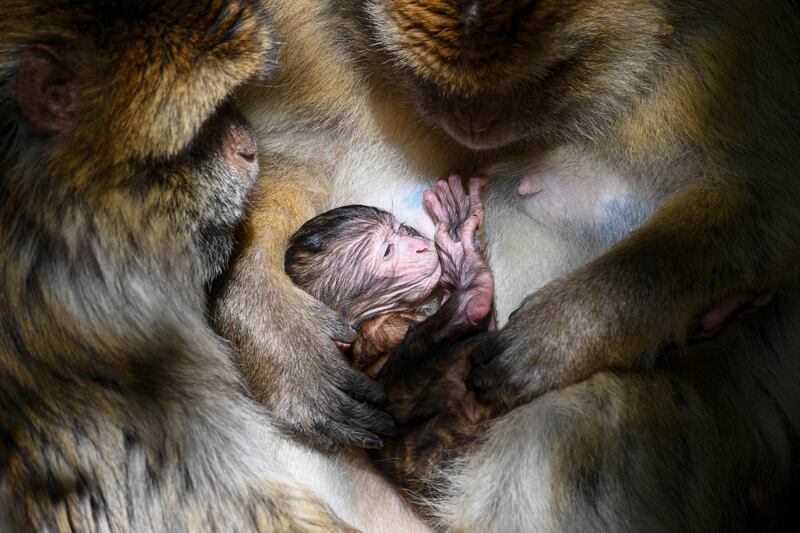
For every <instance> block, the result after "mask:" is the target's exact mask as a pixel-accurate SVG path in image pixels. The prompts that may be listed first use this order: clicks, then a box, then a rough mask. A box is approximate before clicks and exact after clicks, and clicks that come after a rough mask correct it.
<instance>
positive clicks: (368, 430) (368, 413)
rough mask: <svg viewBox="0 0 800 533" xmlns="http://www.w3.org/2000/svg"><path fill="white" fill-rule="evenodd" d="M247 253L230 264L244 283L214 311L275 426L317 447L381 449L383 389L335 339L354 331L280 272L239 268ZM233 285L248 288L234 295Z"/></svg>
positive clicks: (388, 426)
mask: <svg viewBox="0 0 800 533" xmlns="http://www.w3.org/2000/svg"><path fill="white" fill-rule="evenodd" d="M247 259H248V258H247V257H244V258H242V260H241V261H240V262H239V263H238V264H237V266H236V267H235V268H239V269H240V270H239V272H238V273H237V274H238V275H239V279H240V280H241V279H244V281H245V283H244V284H242V285H239V286H232V287H228V289H227V292H226V293H224V294H223V295H222V298H221V299H220V301H221V302H222V303H221V307H220V308H219V309H217V311H216V315H217V320H218V321H219V322H220V323H221V324H220V325H221V329H222V330H223V334H224V335H225V336H226V337H228V338H230V339H231V340H232V341H234V343H235V344H236V347H237V348H238V352H239V361H238V362H239V366H240V368H241V370H242V373H243V375H244V376H245V378H246V379H247V382H248V385H249V386H250V389H251V391H252V392H253V395H254V396H255V397H256V399H257V400H259V401H260V402H261V403H262V404H264V405H265V406H266V407H267V408H268V409H269V410H270V411H271V413H272V414H273V415H274V417H275V419H276V421H277V423H278V424H279V425H280V426H282V427H283V428H284V429H285V430H287V431H289V432H291V433H293V434H294V435H296V436H298V437H300V438H302V439H303V440H305V441H307V442H310V443H311V444H312V445H314V446H316V447H318V448H321V449H325V450H330V449H336V448H339V447H342V446H347V445H355V446H359V447H363V448H376V447H380V446H381V445H382V441H381V439H380V437H379V436H378V435H392V434H394V431H395V426H394V422H393V420H392V418H391V417H390V416H389V415H387V414H386V413H384V412H382V411H380V410H379V409H378V407H379V406H381V405H383V404H384V402H385V395H384V392H383V388H382V387H381V386H380V385H379V384H378V383H377V382H375V381H373V380H371V379H369V378H368V377H367V376H366V374H364V373H362V372H360V371H358V370H355V369H354V368H352V367H351V366H350V365H349V364H348V362H347V360H346V357H345V356H344V354H342V352H341V351H340V350H339V348H337V346H336V344H335V341H341V342H352V341H353V340H354V337H355V335H354V333H355V332H354V331H353V329H352V328H351V327H350V326H349V325H348V324H346V323H345V322H344V321H343V320H342V318H341V317H340V316H339V314H338V313H336V312H334V311H333V310H331V309H330V308H328V307H327V306H325V305H324V304H322V303H321V302H319V301H317V300H316V299H314V298H313V297H311V296H310V295H308V294H307V293H305V292H304V291H302V290H300V289H299V288H297V287H296V286H294V285H293V284H292V283H291V282H290V281H289V280H288V278H287V279H284V278H285V275H283V274H282V273H277V272H271V273H269V274H268V275H266V276H265V275H264V272H263V269H262V270H261V271H260V272H259V271H258V270H257V269H255V268H250V269H247V270H244V268H243V265H245V264H246V261H247ZM245 276H249V277H250V279H246V278H245ZM237 287H245V288H248V289H247V291H246V293H244V292H243V293H242V294H238V289H237ZM267 302H269V303H271V304H272V305H268V304H267ZM274 302H281V305H280V306H275V305H274ZM275 313H280V315H281V316H280V317H277V316H274V314H275ZM263 332H267V333H266V334H263Z"/></svg>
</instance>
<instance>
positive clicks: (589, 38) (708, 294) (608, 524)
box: [215, 0, 800, 531]
mask: <svg viewBox="0 0 800 533" xmlns="http://www.w3.org/2000/svg"><path fill="white" fill-rule="evenodd" d="M269 3H270V6H271V7H272V8H273V10H274V12H275V18H274V20H275V24H276V28H277V31H278V32H280V33H282V34H284V35H291V36H292V38H291V39H290V40H287V43H286V46H285V48H284V50H283V52H282V54H281V63H282V69H281V70H280V72H279V73H278V74H277V75H276V78H275V79H274V80H273V83H271V84H270V85H269V86H268V87H264V86H261V85H258V86H256V85H254V86H252V87H249V88H248V89H247V90H246V91H245V92H244V93H243V94H242V98H241V100H240V102H241V105H242V107H243V110H244V113H245V115H246V116H247V117H248V118H249V119H250V120H251V121H253V122H254V123H255V124H256V126H257V130H258V138H259V143H260V147H262V148H263V155H262V157H261V163H262V179H261V180H260V182H259V184H258V185H257V190H256V194H255V195H254V197H253V202H252V204H251V211H250V214H249V217H248V220H247V222H246V226H245V228H244V231H243V239H242V241H241V245H242V249H241V250H240V251H239V254H238V256H237V257H238V259H237V261H235V262H234V264H233V266H232V269H231V273H230V277H229V278H228V283H227V286H226V289H225V291H223V292H222V294H221V296H222V298H221V301H220V302H218V303H217V305H216V309H215V316H216V318H217V321H218V323H219V324H220V325H221V327H220V330H221V331H222V332H223V333H225V334H226V336H228V337H229V338H230V339H231V341H232V343H233V344H234V345H235V346H236V347H237V349H238V350H239V352H240V354H239V363H240V364H241V365H242V366H243V370H244V371H245V373H246V374H247V373H248V372H250V373H251V374H252V376H270V379H268V380H267V379H264V380H261V381H260V382H257V381H256V380H255V379H253V378H250V379H248V382H249V384H250V386H251V387H252V388H254V389H256V390H259V391H261V392H257V393H256V395H257V397H259V398H260V399H262V401H264V403H265V404H266V405H267V407H268V408H269V409H270V411H271V412H273V413H274V414H275V415H276V416H277V417H278V418H280V419H281V420H282V421H283V423H284V425H286V426H287V427H296V428H297V429H298V433H300V434H304V435H310V434H313V435H317V436H318V437H317V438H316V440H320V441H324V442H325V443H328V444H329V443H331V442H337V443H340V444H341V443H347V442H354V441H355V442H357V441H358V439H357V438H349V437H353V436H358V435H359V434H360V432H361V431H363V429H364V425H363V424H362V423H361V421H360V420H358V419H356V420H352V421H349V422H347V423H341V422H340V421H341V420H342V419H343V417H344V416H346V415H347V414H348V412H349V409H350V408H351V404H350V403H349V402H348V401H347V400H348V399H351V398H353V397H354V396H355V397H360V396H361V395H359V394H358V393H357V391H356V389H354V388H353V387H349V386H347V385H346V384H348V383H352V380H350V379H349V377H348V376H349V374H348V373H347V372H346V371H344V370H342V367H343V366H346V365H344V364H341V363H342V362H343V361H342V358H341V356H340V354H339V353H338V350H337V349H336V344H335V340H342V339H341V337H344V336H346V335H344V333H346V332H344V331H342V329H343V328H340V327H338V326H337V325H338V324H341V323H342V322H343V321H341V320H339V319H336V318H335V313H333V312H332V311H330V310H327V311H323V310H322V309H321V308H320V305H319V303H318V302H314V301H313V299H308V298H304V297H300V296H298V292H301V293H302V291H298V290H297V289H296V287H294V286H293V284H292V283H291V280H290V279H289V278H288V276H286V275H285V273H284V272H283V270H282V266H283V264H282V262H283V253H284V251H285V249H286V244H287V242H288V238H289V236H290V235H291V234H292V232H293V231H294V230H295V229H296V228H297V227H299V226H300V225H301V224H302V223H303V222H304V221H305V220H308V219H309V218H311V217H313V216H314V215H316V214H318V213H321V212H323V211H325V210H327V209H330V208H331V207H334V206H337V205H346V204H362V205H372V206H376V207H380V208H383V209H386V210H389V211H391V212H393V213H395V214H396V215H397V216H398V218H400V219H402V220H404V221H407V222H408V223H409V224H410V225H412V226H414V227H415V228H417V229H418V230H419V231H420V232H421V233H422V234H423V235H425V236H427V237H429V238H430V237H432V236H433V227H432V225H431V223H430V221H428V220H427V216H426V214H425V213H424V211H423V210H422V209H421V208H420V207H419V206H420V204H421V202H420V201H419V198H420V196H421V194H422V191H423V190H425V189H426V188H428V187H430V185H431V184H432V183H434V182H435V180H436V179H439V178H441V177H442V176H446V175H448V174H449V173H451V172H452V171H453V170H454V169H458V170H459V171H461V172H464V173H466V172H473V171H474V172H480V171H481V169H487V170H486V172H487V173H488V174H489V177H490V180H491V186H490V188H489V191H488V193H487V196H486V203H487V219H486V225H485V226H486V232H487V234H488V243H489V255H490V257H491V264H492V269H493V272H494V278H495V296H496V301H495V304H496V309H497V317H498V323H499V325H500V326H501V329H500V331H499V332H498V333H497V334H492V333H489V334H484V335H482V336H481V337H480V342H478V344H477V345H476V346H474V347H472V346H471V347H470V349H472V350H473V351H474V353H475V355H476V358H477V357H478V356H485V359H484V358H483V357H480V358H477V359H476V362H478V363H484V362H485V363H486V364H485V365H484V366H483V367H482V368H477V369H476V370H475V371H474V372H473V376H472V379H473V384H474V385H475V386H477V387H478V388H486V389H489V388H491V391H490V393H491V394H493V395H494V396H496V397H498V399H499V400H500V401H502V402H504V403H506V404H508V405H509V406H510V407H512V406H515V405H516V406H517V407H512V410H511V411H510V412H509V413H508V414H506V415H503V416H502V417H500V418H498V419H497V420H495V421H493V422H492V423H491V426H490V428H489V431H488V432H487V433H486V436H485V440H483V442H480V443H478V445H477V446H475V447H473V448H472V449H471V450H470V451H469V452H468V453H467V454H466V455H463V456H462V457H460V458H459V459H458V460H456V461H453V462H452V463H451V464H450V466H448V467H447V468H446V469H445V470H444V471H443V472H441V473H440V475H439V477H438V480H439V483H438V489H439V490H438V491H437V495H436V497H435V498H431V499H430V500H429V502H430V503H432V504H433V505H434V506H435V507H436V517H437V519H438V523H439V525H440V526H442V527H443V528H452V529H456V530H468V531H519V530H525V531H536V530H539V531H557V530H581V531H586V530H618V531H625V530H628V531H631V530H633V531H639V530H642V529H656V530H672V529H684V530H697V529H701V530H741V529H743V528H744V527H747V525H748V521H750V522H749V523H751V524H752V521H753V517H754V511H753V506H752V498H750V497H748V496H747V495H748V494H750V493H751V492H753V491H751V488H752V487H764V486H768V487H770V488H771V491H770V493H771V494H772V495H773V496H774V497H775V501H780V496H781V494H782V493H784V492H785V491H786V490H787V487H788V486H789V485H790V484H791V481H792V479H794V478H793V477H792V476H793V473H794V472H796V466H795V465H796V464H797V463H798V460H797V453H796V434H797V433H798V429H797V428H800V409H799V408H798V405H800V398H799V397H798V394H800V393H798V389H797V387H796V383H797V382H798V380H800V360H798V358H797V356H796V354H797V353H800V334H798V328H796V327H795V325H796V324H797V323H798V320H800V300H798V288H797V285H798V284H797V282H796V277H795V267H796V265H797V264H798V261H797V259H796V255H795V254H796V251H797V246H796V244H797V242H800V239H798V238H797V237H796V236H795V231H796V230H797V228H798V227H800V224H798V223H797V220H795V219H796V218H797V217H798V208H797V206H798V205H800V202H798V198H797V194H798V190H800V189H798V188H797V187H796V186H794V183H795V182H796V176H797V175H798V174H800V171H798V160H797V157H796V155H795V154H796V153H797V152H798V146H800V140H798V131H797V129H796V128H795V127H794V126H793V122H792V120H793V117H795V116H797V115H798V114H799V113H798V102H800V96H799V93H800V89H799V88H798V79H800V75H798V63H797V61H796V52H795V50H796V43H797V35H798V16H797V11H796V6H794V5H793V3H792V2H785V1H779V2H757V1H756V0H735V1H733V2H727V1H726V2H723V1H722V0H710V1H708V0H706V1H702V2H701V1H698V0H686V1H677V0H676V1H673V0H670V1H666V2H651V1H649V0H634V1H621V0H620V1H617V0H609V1H606V2H594V1H587V0H568V1H552V0H544V1H531V2H529V1H520V2H494V1H489V0H477V1H472V0H470V1H466V0H464V1H461V0H420V1H404V0H398V1H393V2H388V1H381V0H344V1H332V0H321V1H316V2H311V1H299V2H292V3H287V2H269ZM490 147H493V148H491V149H489V148H490ZM533 174H536V175H537V176H535V178H534V179H532V180H530V181H529V183H528V184H527V185H526V187H523V189H522V191H520V185H521V184H522V181H523V180H525V178H526V176H530V175H533ZM537 191H538V192H537ZM520 192H523V193H525V194H526V196H522V195H520ZM587 264H589V265H590V266H587V267H585V266H584V265H587ZM551 282H552V284H551V285H548V283H551ZM545 286H547V288H546V289H545V290H544V291H539V289H541V288H542V287H545ZM773 289H778V290H777V292H776V293H775V295H774V297H773V298H772V300H771V302H770V303H769V304H768V305H766V306H764V307H762V308H761V309H760V310H759V312H757V313H754V314H752V315H747V316H743V317H742V319H741V320H733V321H731V320H730V319H727V320H726V319H725V317H726V316H728V315H729V313H728V312H724V313H714V311H715V310H716V309H717V308H721V309H723V310H724V309H726V308H728V309H730V308H733V309H734V310H735V309H736V308H737V307H741V305H738V304H737V303H736V302H737V300H738V301H739V302H743V303H744V304H745V305H749V304H750V303H753V304H758V303H761V300H762V298H761V296H762V295H763V294H768V293H769V292H770V291H772V290H773ZM737 293H741V294H742V295H743V296H744V297H743V298H737V297H736V295H737ZM527 295H532V296H531V297H530V298H528V299H527V300H526V301H525V304H524V305H523V306H522V307H521V308H520V310H519V311H518V312H517V313H515V314H513V316H512V317H511V319H510V320H509V318H508V317H509V314H510V313H511V312H512V311H514V310H515V309H517V308H519V307H520V304H521V303H522V302H523V300H525V297H526V296H527ZM301 296H305V295H302V294H301ZM732 297H733V298H732ZM731 298H732V300H731ZM731 301H733V302H734V305H730V302H731ZM287 302H288V303H287ZM720 302H722V303H723V304H724V305H722V306H720V305H719V303H720ZM709 311H711V312H712V317H713V315H716V316H717V317H720V316H721V317H722V319H721V320H722V323H719V322H720V319H719V318H716V319H714V320H712V321H711V323H709V324H708V325H709V326H711V329H714V322H717V323H719V324H718V325H724V324H727V327H723V328H722V330H721V331H720V332H719V333H718V334H717V335H714V336H712V338H710V339H709V340H708V341H706V342H695V341H694V339H693V340H692V342H691V343H689V344H688V345H686V343H684V340H683V338H684V337H685V336H694V334H695V333H694V330H695V329H696V328H697V327H698V325H701V324H702V323H703V321H702V320H701V318H702V317H703V315H705V314H706V313H709ZM702 329H706V328H705V327H703V328H702ZM331 335H333V336H334V337H338V338H337V339H332V338H331ZM351 335H352V334H351ZM675 347H677V349H676V348H675ZM492 356H496V357H492ZM248 366H250V367H256V368H253V369H251V370H249V371H248V370H247V367H248ZM585 376H589V377H586V379H584V380H583V381H578V382H575V383H573V382H574V381H575V380H576V379H578V380H580V379H581V377H585ZM498 383H499V386H495V385H497V384H498ZM568 383H573V384H572V385H568ZM286 390H292V391H299V392H298V393H297V394H294V395H292V396H291V398H292V400H289V401H287V400H285V399H284V398H285V397H286V395H285V394H279V393H277V392H275V391H286ZM544 390H548V392H547V393H545V394H542V395H541V396H536V395H537V394H539V393H540V392H541V391H544ZM319 391H322V392H323V393H326V394H324V396H325V398H326V401H323V402H317V401H315V400H314V398H317V397H318V396H319V395H318V394H317V393H318V392H319ZM337 391H343V392H344V395H345V396H347V397H348V398H344V399H341V397H340V396H338V393H337ZM327 393H330V394H327ZM331 398H336V399H340V400H341V401H335V400H331ZM531 398H533V399H531ZM529 399H530V401H528V400H529ZM526 402H527V403H526ZM331 420H333V421H334V422H333V423H330V422H329V421H331ZM326 421H328V422H326ZM632 465H635V467H632ZM755 492H756V493H761V492H762V491H759V490H756V491H755Z"/></svg>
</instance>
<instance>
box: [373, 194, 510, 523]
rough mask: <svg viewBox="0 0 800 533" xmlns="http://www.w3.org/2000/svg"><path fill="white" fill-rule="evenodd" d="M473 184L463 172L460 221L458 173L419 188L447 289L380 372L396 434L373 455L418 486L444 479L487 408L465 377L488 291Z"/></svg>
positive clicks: (488, 319)
mask: <svg viewBox="0 0 800 533" xmlns="http://www.w3.org/2000/svg"><path fill="white" fill-rule="evenodd" d="M442 183H444V185H443V186H442V185H441V184H442ZM480 186H481V181H480V180H471V182H470V197H469V199H468V202H467V204H466V205H467V206H468V211H467V213H468V216H467V217H464V218H461V219H460V221H458V218H460V216H459V215H456V216H455V217H451V215H450V214H448V213H452V212H454V211H452V210H450V208H452V207H453V205H454V202H458V201H460V200H459V195H461V196H462V197H464V198H466V196H465V195H464V192H463V190H462V189H461V183H460V181H456V182H454V181H453V180H450V182H449V183H445V182H440V184H439V185H437V189H436V191H435V192H431V193H430V194H427V195H426V204H427V205H428V208H429V210H430V212H431V216H432V217H433V218H434V222H436V223H437V232H436V244H437V247H438V250H439V257H440V260H441V264H442V275H443V282H444V283H445V284H446V286H447V288H448V290H449V291H450V292H449V297H448V298H447V300H446V301H445V302H444V303H443V305H442V307H441V308H440V309H439V310H438V311H437V312H436V313H435V314H434V315H433V316H432V317H431V318H429V319H428V320H426V321H425V322H423V323H421V324H419V325H417V326H414V327H412V328H411V329H410V330H409V332H408V334H407V335H406V336H405V338H404V339H403V342H402V343H401V344H400V346H398V347H397V349H395V350H394V352H393V353H392V355H391V357H390V358H389V361H388V362H387V363H386V365H385V367H384V368H383V370H382V371H381V373H380V378H381V380H382V381H383V382H384V385H385V387H386V394H387V397H388V398H389V405H388V407H387V412H389V413H390V414H391V415H392V416H393V417H394V418H395V420H396V421H397V423H398V429H399V431H400V435H399V436H398V437H397V438H389V439H385V441H384V442H385V445H384V448H383V449H382V450H379V451H376V452H375V453H374V455H375V456H377V458H378V459H379V461H378V465H379V466H380V467H381V468H382V469H383V470H384V472H386V473H387V474H388V475H389V476H390V477H392V478H394V479H395V480H396V481H398V482H400V483H401V484H403V485H404V486H405V487H406V488H408V489H410V490H412V491H417V492H420V493H428V492H429V491H430V490H431V489H432V488H433V487H436V486H440V484H441V483H444V482H445V478H443V477H442V475H443V468H445V467H446V465H447V463H448V461H449V460H451V458H453V457H456V456H458V455H460V454H462V453H463V452H464V451H465V450H466V449H468V448H469V447H470V446H472V445H474V444H475V443H476V442H477V441H478V439H479V438H480V437H481V435H482V433H483V426H484V422H485V421H486V420H488V419H489V418H490V417H491V415H492V408H491V406H486V405H482V404H480V403H478V402H477V400H476V399H475V396H474V394H472V392H471V391H470V390H469V389H468V388H467V386H466V384H465V380H466V378H467V376H468V374H469V371H470V359H469V355H468V354H469V352H470V350H469V349H468V348H469V346H470V343H471V342H474V341H475V340H476V339H477V338H479V335H480V334H481V333H482V332H485V331H487V330H488V329H489V328H490V327H491V324H492V307H493V306H492V302H493V298H494V280H493V278H492V274H491V271H490V270H489V268H488V266H487V264H486V262H485V260H484V258H483V256H482V254H481V253H480V252H479V251H478V250H477V249H476V247H475V241H474V237H475V235H476V234H477V232H478V231H479V229H480V226H481V224H482V223H483V204H482V203H481V201H480ZM453 220H456V221H457V223H459V224H460V228H459V232H458V234H457V238H453V237H452V233H451V232H450V231H449V229H450V228H449V223H448V222H449V221H453ZM423 511H424V510H423Z"/></svg>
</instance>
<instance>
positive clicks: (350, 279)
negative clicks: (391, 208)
mask: <svg viewBox="0 0 800 533" xmlns="http://www.w3.org/2000/svg"><path fill="white" fill-rule="evenodd" d="M481 186H485V181H481V180H479V179H477V178H473V179H472V180H470V182H469V188H470V194H469V197H467V196H466V195H465V194H464V193H463V191H462V184H461V180H460V178H459V177H458V176H451V177H450V178H449V180H448V181H440V182H439V183H438V184H437V186H436V191H435V192H434V191H426V194H425V203H426V205H427V207H428V209H429V210H430V212H431V216H432V217H434V219H435V220H437V221H439V222H440V224H442V227H444V225H445V224H446V230H447V231H450V232H452V233H453V236H454V237H455V238H459V235H460V234H459V232H460V231H461V228H462V226H463V225H464V224H465V222H466V221H467V220H468V219H469V217H475V218H476V221H477V217H479V216H480V217H481V220H482V217H483V204H482V202H481V201H480V197H479V194H480V192H479V188H480V187H481ZM470 238H472V237H470ZM478 242H480V241H479V240H478ZM447 251H448V249H447V248H444V247H442V246H436V245H435V244H434V242H433V241H431V240H430V239H425V238H423V237H422V236H421V235H420V234H419V232H418V231H417V230H415V229H414V228H412V227H410V226H408V225H406V224H401V223H400V222H398V221H397V219H396V218H395V217H394V216H393V215H392V214H391V213H389V212H387V211H384V210H382V209H377V208H374V207H368V206H362V205H351V206H343V207H337V208H335V209H332V210H330V211H326V212H325V213H322V214H320V215H317V216H316V217H314V218H312V219H311V220H309V221H307V222H306V223H305V224H303V226H302V227H301V228H300V229H299V230H298V231H297V232H295V233H294V234H293V235H292V237H291V238H290V240H289V247H288V249H287V251H286V256H285V263H284V268H285V269H286V272H287V274H289V277H290V278H291V279H292V281H293V282H294V283H295V284H296V285H297V286H299V287H300V288H302V289H303V290H304V291H306V292H308V293H309V294H311V295H312V296H314V298H316V299H317V300H319V301H321V302H322V303H324V304H325V305H327V306H329V307H330V308H331V309H333V310H335V311H337V312H339V313H340V314H341V315H342V316H343V317H344V319H345V320H346V321H347V322H348V323H350V324H352V325H353V327H354V329H355V330H356V335H357V336H356V339H355V340H354V341H353V343H352V345H351V346H348V347H347V352H348V354H349V356H350V358H351V362H352V363H353V365H354V366H355V367H356V368H358V369H359V370H362V371H365V372H366V373H367V374H368V375H370V376H371V377H373V378H374V377H375V376H376V375H377V373H378V371H379V370H380V368H381V366H382V365H383V363H384V362H385V360H386V357H387V356H388V354H389V353H390V352H391V351H392V350H393V349H394V348H395V347H396V346H397V345H398V344H400V342H401V341H402V339H403V338H404V337H405V334H406V331H407V330H408V328H409V327H410V326H412V325H414V324H418V323H420V322H422V321H424V320H425V319H426V318H427V317H428V316H429V315H430V312H425V310H424V306H425V304H429V305H428V307H429V308H430V307H431V305H434V306H436V307H438V304H439V303H440V302H439V300H438V295H437V294H435V292H436V290H437V288H439V287H440V285H441V283H440V282H444V283H445V288H447V282H448V281H450V282H452V281H453V280H454V279H455V278H456V277H457V274H456V273H454V272H451V271H447V272H444V273H443V272H442V268H443V266H444V267H447V268H451V269H452V268H453V267H454V265H453V264H452V261H448V262H445V263H444V264H442V263H441V262H440V261H439V257H440V256H442V254H444V255H443V257H445V258H448V257H449V255H447ZM485 270H486V271H487V272H489V271H488V267H485ZM486 282H487V283H491V286H489V287H487V288H486V290H488V291H489V300H492V299H493V297H494V291H493V286H494V284H493V280H492V278H491V276H489V278H488V280H486ZM481 312H482V311H481ZM482 318H483V317H481V319H482ZM473 322H478V321H477V320H473Z"/></svg>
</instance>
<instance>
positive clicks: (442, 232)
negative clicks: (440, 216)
mask: <svg viewBox="0 0 800 533" xmlns="http://www.w3.org/2000/svg"><path fill="white" fill-rule="evenodd" d="M433 240H434V241H435V242H436V246H438V247H439V248H440V249H441V250H442V251H444V252H445V253H447V254H450V255H452V254H453V252H454V251H455V248H456V246H458V245H457V244H456V242H455V241H454V240H453V238H452V237H450V228H449V227H448V225H447V224H444V223H440V224H439V225H438V226H436V235H434V237H433Z"/></svg>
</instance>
